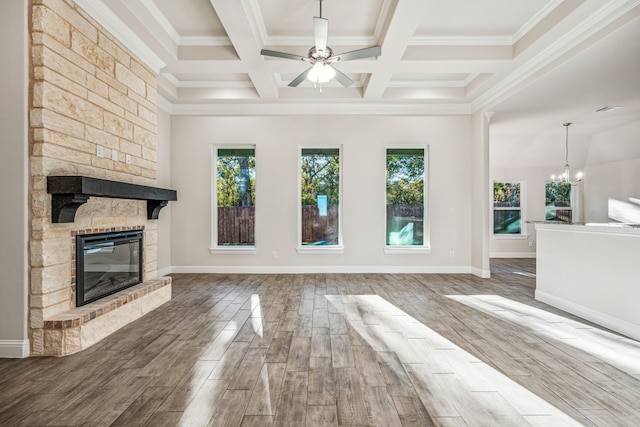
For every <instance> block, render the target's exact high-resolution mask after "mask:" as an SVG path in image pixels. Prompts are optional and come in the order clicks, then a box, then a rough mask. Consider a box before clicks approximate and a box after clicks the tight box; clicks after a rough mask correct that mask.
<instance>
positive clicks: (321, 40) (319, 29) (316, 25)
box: [313, 16, 329, 52]
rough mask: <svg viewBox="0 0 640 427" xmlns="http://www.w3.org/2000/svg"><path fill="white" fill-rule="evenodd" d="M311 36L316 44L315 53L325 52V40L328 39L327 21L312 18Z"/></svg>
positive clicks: (315, 17)
mask: <svg viewBox="0 0 640 427" xmlns="http://www.w3.org/2000/svg"><path fill="white" fill-rule="evenodd" d="M313 36H314V37H315V42H316V51H317V52H324V51H325V50H327V38H328V37H329V20H328V19H325V18H318V17H317V16H314V17H313Z"/></svg>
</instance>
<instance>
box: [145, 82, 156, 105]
mask: <svg viewBox="0 0 640 427" xmlns="http://www.w3.org/2000/svg"><path fill="white" fill-rule="evenodd" d="M147 99H148V100H149V102H151V103H152V104H153V105H158V89H156V88H155V87H151V86H147Z"/></svg>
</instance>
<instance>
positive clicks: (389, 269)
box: [171, 265, 489, 278]
mask: <svg viewBox="0 0 640 427" xmlns="http://www.w3.org/2000/svg"><path fill="white" fill-rule="evenodd" d="M171 273H175V274H180V273H201V274H243V273H244V274H313V273H319V274H322V273H325V274H331V273H337V274H350V273H357V274H364V273H371V274H474V275H476V276H480V277H483V278H488V277H489V276H486V275H488V274H489V272H488V271H483V272H479V274H477V273H476V272H475V271H472V268H471V267H469V266H456V265H452V266H448V265H434V266H398V265H303V266H273V267H271V266H260V265H251V266H249V265H177V266H173V267H171ZM481 274H482V275H481ZM483 275H484V276H483Z"/></svg>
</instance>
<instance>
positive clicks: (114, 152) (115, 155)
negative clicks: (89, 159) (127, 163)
mask: <svg viewBox="0 0 640 427" xmlns="http://www.w3.org/2000/svg"><path fill="white" fill-rule="evenodd" d="M111 160H113V161H114V162H117V161H118V150H111Z"/></svg>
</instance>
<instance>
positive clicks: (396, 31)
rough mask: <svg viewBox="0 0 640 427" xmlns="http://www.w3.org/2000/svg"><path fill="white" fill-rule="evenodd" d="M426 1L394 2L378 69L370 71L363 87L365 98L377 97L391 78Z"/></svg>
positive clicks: (423, 12) (405, 0) (422, 12)
mask: <svg viewBox="0 0 640 427" xmlns="http://www.w3.org/2000/svg"><path fill="white" fill-rule="evenodd" d="M428 5H429V2H426V1H424V0H402V1H397V2H396V4H395V8H394V9H393V12H392V16H391V19H390V20H389V23H388V25H387V27H386V29H385V31H384V36H383V40H382V43H381V47H382V56H380V57H379V58H378V62H380V64H379V68H378V71H377V72H375V73H372V74H371V77H370V78H369V81H368V83H367V85H366V87H365V88H364V93H363V97H364V98H365V99H378V98H381V97H382V94H383V93H384V90H385V89H386V87H387V86H388V85H389V82H390V81H391V78H392V77H393V70H394V69H396V67H397V66H398V65H399V64H400V62H401V61H402V56H403V55H404V51H405V49H406V47H407V45H408V44H409V42H410V41H411V38H412V37H413V35H414V34H415V32H416V29H417V28H418V27H419V26H420V23H421V22H422V21H423V18H424V15H425V14H426V12H427V9H428Z"/></svg>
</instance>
